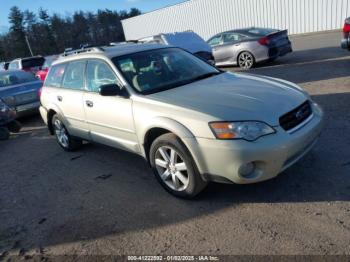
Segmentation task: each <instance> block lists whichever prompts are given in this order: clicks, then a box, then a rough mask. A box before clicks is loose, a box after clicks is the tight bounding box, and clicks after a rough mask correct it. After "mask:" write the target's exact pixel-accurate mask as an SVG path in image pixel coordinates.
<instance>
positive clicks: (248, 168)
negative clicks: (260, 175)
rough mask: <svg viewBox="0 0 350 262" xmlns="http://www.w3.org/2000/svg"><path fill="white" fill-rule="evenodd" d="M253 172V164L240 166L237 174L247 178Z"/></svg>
mask: <svg viewBox="0 0 350 262" xmlns="http://www.w3.org/2000/svg"><path fill="white" fill-rule="evenodd" d="M254 170H255V164H254V163H253V162H250V163H247V164H244V165H241V167H240V168H239V170H238V172H239V174H240V175H241V176H242V177H249V176H250V175H251V174H252V173H253V172H254Z"/></svg>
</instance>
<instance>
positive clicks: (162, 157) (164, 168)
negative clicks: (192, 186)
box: [155, 146, 189, 191]
mask: <svg viewBox="0 0 350 262" xmlns="http://www.w3.org/2000/svg"><path fill="white" fill-rule="evenodd" d="M155 165H156V169H157V172H158V174H159V176H160V178H161V179H162V180H163V182H164V183H165V184H166V185H167V186H168V187H169V188H171V189H173V190H175V191H183V190H185V189H186V188H187V187H188V184H189V176H188V173H187V166H186V163H185V161H184V160H183V158H182V157H181V155H180V154H179V153H178V152H177V151H176V150H175V149H173V148H171V147H167V146H162V147H159V148H158V150H157V151H156V154H155Z"/></svg>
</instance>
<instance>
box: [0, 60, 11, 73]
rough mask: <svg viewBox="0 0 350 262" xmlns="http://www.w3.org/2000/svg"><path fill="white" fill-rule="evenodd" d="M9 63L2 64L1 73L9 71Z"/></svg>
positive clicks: (0, 65) (0, 64)
mask: <svg viewBox="0 0 350 262" xmlns="http://www.w3.org/2000/svg"><path fill="white" fill-rule="evenodd" d="M9 64H10V63H9V62H1V63H0V71H3V70H7V69H8V68H9Z"/></svg>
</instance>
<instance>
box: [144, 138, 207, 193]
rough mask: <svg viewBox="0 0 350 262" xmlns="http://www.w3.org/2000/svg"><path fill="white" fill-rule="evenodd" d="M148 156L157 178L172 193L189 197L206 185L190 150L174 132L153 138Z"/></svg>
mask: <svg viewBox="0 0 350 262" xmlns="http://www.w3.org/2000/svg"><path fill="white" fill-rule="evenodd" d="M149 156H150V164H151V167H152V170H153V172H154V174H155V176H156V178H157V180H158V181H159V183H160V184H161V185H162V186H163V187H164V189H165V190H166V191H168V192H169V193H171V194H172V195H174V196H176V197H181V198H187V199H190V198H193V197H195V196H196V195H197V194H198V193H200V192H201V191H202V190H203V189H204V188H205V187H206V185H207V182H206V181H204V180H203V179H202V177H201V175H200V174H199V172H198V169H197V166H196V164H195V162H194V161H193V158H192V156H191V154H190V152H189V151H188V150H187V148H186V147H185V146H184V145H183V143H182V142H181V140H180V139H179V138H178V137H177V136H175V135H174V134H171V133H167V134H164V135H161V136H159V137H158V138H157V139H155V141H154V142H153V143H152V145H151V148H150V155H149Z"/></svg>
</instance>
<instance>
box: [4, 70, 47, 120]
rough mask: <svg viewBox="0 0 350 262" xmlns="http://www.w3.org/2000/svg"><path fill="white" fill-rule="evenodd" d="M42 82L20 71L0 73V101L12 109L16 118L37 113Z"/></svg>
mask: <svg viewBox="0 0 350 262" xmlns="http://www.w3.org/2000/svg"><path fill="white" fill-rule="evenodd" d="M41 87H42V82H41V81H40V80H39V79H37V78H36V77H35V75H33V74H31V73H28V72H24V71H21V70H15V71H14V70H8V71H1V72H0V99H2V100H3V101H4V102H5V103H6V104H7V105H8V106H10V107H11V108H14V109H15V111H16V113H17V117H21V116H24V115H28V114H32V113H36V112H38V108H39V106H40V102H39V90H40V88H41Z"/></svg>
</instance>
